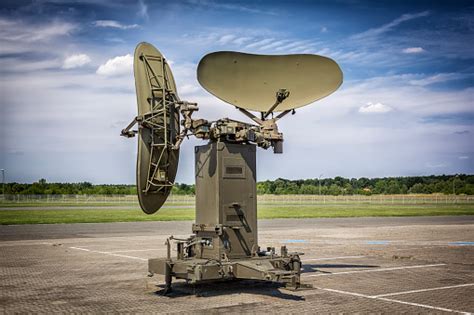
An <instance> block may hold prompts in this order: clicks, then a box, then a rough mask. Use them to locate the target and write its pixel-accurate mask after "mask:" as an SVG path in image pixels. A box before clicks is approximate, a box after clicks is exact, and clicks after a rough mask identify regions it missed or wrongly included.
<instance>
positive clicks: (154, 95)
mask: <svg viewBox="0 0 474 315" xmlns="http://www.w3.org/2000/svg"><path fill="white" fill-rule="evenodd" d="M140 60H141V61H142V62H143V65H144V67H145V73H146V77H147V79H148V83H149V87H150V98H149V99H148V102H149V104H150V111H149V112H148V113H145V114H144V115H143V117H142V121H141V122H139V123H140V125H141V128H148V129H149V130H150V138H151V139H150V140H151V143H150V163H149V166H148V178H147V184H146V186H145V188H144V189H143V192H144V193H157V192H161V191H163V190H166V189H170V188H171V187H172V186H173V183H172V182H171V181H170V180H169V179H168V178H167V174H168V172H167V169H168V167H169V166H170V161H169V159H170V155H171V151H172V150H173V149H172V147H173V145H174V142H175V141H176V140H175V139H176V127H177V126H176V118H177V117H176V114H177V112H176V106H175V104H176V103H177V102H179V98H178V95H177V94H176V93H175V92H174V90H173V88H172V87H171V86H170V78H169V74H168V72H167V70H166V68H167V64H166V60H165V58H163V57H161V56H153V55H144V54H142V55H141V56H140ZM156 70H158V71H156Z"/></svg>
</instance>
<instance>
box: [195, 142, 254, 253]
mask: <svg viewBox="0 0 474 315" xmlns="http://www.w3.org/2000/svg"><path fill="white" fill-rule="evenodd" d="M195 159H196V160H195V161H196V164H195V170H196V173H195V174H196V224H195V225H196V227H199V228H194V230H195V233H196V235H197V237H198V238H204V239H206V238H207V240H206V242H205V243H204V244H207V245H205V246H202V247H201V248H202V253H200V254H202V258H212V259H223V258H224V259H225V258H226V256H227V258H245V257H249V256H250V255H251V253H252V249H254V250H255V249H256V246H257V196H256V146H255V145H252V144H248V145H242V144H232V143H225V142H210V143H209V144H207V145H204V146H197V147H195ZM215 231H219V232H218V233H216V232H215ZM216 234H217V235H216Z"/></svg>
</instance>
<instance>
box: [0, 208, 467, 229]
mask: <svg viewBox="0 0 474 315" xmlns="http://www.w3.org/2000/svg"><path fill="white" fill-rule="evenodd" d="M102 206H103V205H102ZM89 207H90V205H87V208H83V209H81V208H80V206H79V207H74V208H67V209H65V208H64V207H63V209H61V207H54V208H52V209H47V210H20V209H18V210H0V224H2V225H11V224H50V223H103V222H130V221H175V220H176V221H182V220H194V208H190V207H188V208H179V207H176V208H166V209H161V210H160V211H159V212H157V213H156V214H154V215H146V214H144V213H142V212H141V211H140V210H139V208H137V207H133V206H131V207H130V209H128V208H127V209H123V208H119V209H110V208H108V209H101V207H97V208H92V209H91V208H89ZM437 215H474V204H472V203H470V204H452V205H449V204H448V205H446V204H419V205H412V204H411V205H402V204H395V205H392V204H385V205H380V204H326V205H311V204H305V205H261V206H259V210H258V217H259V218H260V219H277V218H338V217H373V216H384V217H385V216H437Z"/></svg>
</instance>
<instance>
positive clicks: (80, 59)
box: [62, 54, 91, 69]
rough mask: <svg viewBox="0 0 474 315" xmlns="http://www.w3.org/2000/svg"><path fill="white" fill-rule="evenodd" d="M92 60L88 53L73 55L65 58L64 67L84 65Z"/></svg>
mask: <svg viewBox="0 0 474 315" xmlns="http://www.w3.org/2000/svg"><path fill="white" fill-rule="evenodd" d="M89 62H91V58H90V57H89V56H88V55H86V54H77V55H71V56H69V57H67V58H66V59H64V62H63V66H62V68H63V69H74V68H79V67H82V66H84V65H86V64H88V63H89Z"/></svg>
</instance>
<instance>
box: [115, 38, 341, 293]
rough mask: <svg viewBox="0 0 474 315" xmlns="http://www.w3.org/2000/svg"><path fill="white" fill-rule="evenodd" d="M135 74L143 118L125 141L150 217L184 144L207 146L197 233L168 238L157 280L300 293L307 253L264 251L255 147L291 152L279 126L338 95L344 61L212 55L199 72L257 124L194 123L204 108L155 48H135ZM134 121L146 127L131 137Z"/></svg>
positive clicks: (199, 149)
mask: <svg viewBox="0 0 474 315" xmlns="http://www.w3.org/2000/svg"><path fill="white" fill-rule="evenodd" d="M134 75H135V85H136V92H137V103H138V115H137V116H136V117H135V118H134V119H133V121H132V122H131V123H130V124H129V125H128V126H127V127H126V128H125V129H123V130H122V133H121V135H122V136H125V137H134V136H135V135H137V137H138V158H137V190H138V199H139V202H140V206H141V208H142V209H143V211H144V212H145V213H147V214H153V213H155V212H156V211H158V210H159V209H160V208H161V206H162V205H163V203H164V202H165V201H166V198H167V197H168V195H169V193H170V191H171V188H172V187H173V183H174V180H175V177H176V172H177V169H178V160H179V149H180V146H181V144H182V143H183V140H184V139H185V138H187V137H189V136H191V135H192V136H195V137H196V138H199V139H202V140H207V144H205V145H202V146H196V147H195V150H194V152H195V180H196V222H195V223H194V224H193V225H192V232H193V234H192V235H191V236H190V237H188V238H175V237H173V236H171V237H169V238H168V239H167V241H166V246H167V257H163V258H153V259H149V260H148V270H149V273H150V275H153V274H161V275H164V276H165V282H166V283H165V293H168V292H170V291H171V283H172V279H173V277H174V278H176V279H185V280H186V281H187V282H188V283H192V284H195V283H200V282H204V281H217V280H231V279H253V280H264V281H274V282H279V283H283V284H285V285H286V286H287V287H289V288H294V289H296V288H298V287H299V286H300V273H301V266H302V262H301V259H300V256H301V255H302V254H303V253H298V252H290V251H289V250H288V249H287V248H286V246H281V248H280V250H279V253H277V252H276V251H275V247H267V248H265V249H263V248H261V247H259V245H258V233H257V191H256V177H257V174H256V148H257V147H260V148H263V149H268V148H270V147H271V148H273V152H274V153H283V134H282V133H281V132H279V130H278V126H277V122H278V120H280V119H281V118H283V117H284V116H286V115H287V114H288V113H290V112H293V113H294V110H295V108H298V107H302V106H305V105H308V104H311V103H313V102H314V101H316V100H319V99H321V98H323V97H325V96H328V95H329V94H331V93H333V92H334V91H336V90H337V89H338V87H339V86H340V85H341V83H342V72H341V69H340V68H339V66H338V65H337V63H336V62H334V61H333V60H332V59H329V58H326V57H323V56H318V55H310V54H295V55H254V54H246V53H240V52H231V51H220V52H214V53H210V54H208V55H206V56H204V57H203V58H202V59H201V61H200V62H199V65H198V69H197V78H198V81H199V83H200V84H201V85H202V86H203V87H204V89H206V90H207V91H208V92H210V93H211V94H213V95H214V96H216V97H217V98H219V99H221V100H223V101H225V102H227V103H229V104H231V105H233V106H235V107H236V108H237V110H238V111H240V112H241V113H242V114H244V115H246V116H247V117H249V118H250V119H251V120H252V121H253V122H254V123H252V124H249V123H246V122H241V121H237V120H233V119H229V118H223V119H219V120H217V121H208V120H205V119H195V118H193V117H192V115H193V113H194V112H196V111H197V110H198V105H197V103H193V102H188V101H184V100H181V99H180V98H179V96H178V91H177V88H176V84H175V81H174V78H173V74H172V72H171V68H170V66H169V64H168V62H167V61H166V59H165V58H164V57H163V55H162V54H161V53H160V52H159V51H158V50H157V49H156V48H155V47H153V46H152V45H150V44H148V43H140V44H139V45H138V46H137V48H136V50H135V56H134ZM252 112H254V113H252ZM136 124H137V125H138V130H132V128H133V127H134V125H136ZM171 246H176V255H174V254H173V255H171Z"/></svg>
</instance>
